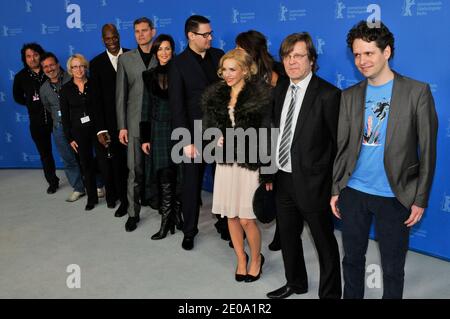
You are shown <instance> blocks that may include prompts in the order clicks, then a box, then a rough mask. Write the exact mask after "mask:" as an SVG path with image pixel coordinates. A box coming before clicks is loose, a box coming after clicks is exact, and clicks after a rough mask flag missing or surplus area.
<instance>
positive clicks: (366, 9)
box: [0, 0, 450, 260]
mask: <svg viewBox="0 0 450 319" xmlns="http://www.w3.org/2000/svg"><path fill="white" fill-rule="evenodd" d="M449 5H450V1H448V0H441V1H438V0H381V1H376V2H375V1H374V2H370V1H363V0H316V1H306V0H283V1H280V0H277V1H271V0H259V1H257V0H249V1H238V0H227V1H225V0H218V1H209V0H185V1H181V2H180V1H178V0H166V1H163V2H157V1H150V0H128V1H120V0H18V1H7V0H2V1H1V2H0V45H1V49H2V59H1V60H0V74H1V77H0V168H38V167H41V163H40V160H39V155H38V152H37V150H36V148H35V146H34V144H33V142H32V140H31V137H30V133H29V130H28V125H29V119H28V115H27V111H26V108H25V107H23V106H21V105H18V104H16V103H15V102H14V100H13V97H12V83H13V79H14V76H15V74H16V73H17V72H18V71H19V70H20V69H21V68H22V67H23V65H22V62H21V60H20V49H21V47H22V45H23V43H25V42H33V41H35V42H38V43H40V44H41V45H42V46H43V47H44V49H45V50H48V51H52V52H54V53H55V54H56V55H57V56H58V57H59V59H60V62H61V64H62V65H65V61H66V60H67V58H68V57H69V56H70V55H71V54H73V53H82V54H84V55H85V56H86V57H87V58H88V59H91V58H93V57H94V56H95V55H97V54H98V53H100V52H101V51H102V50H104V47H103V44H102V41H101V34H100V33H101V27H102V25H103V24H104V23H109V22H112V23H114V24H116V26H117V28H118V30H119V32H120V35H121V42H122V46H123V47H127V48H135V47H136V43H135V40H134V34H133V21H134V20H135V19H136V18H138V17H142V16H147V17H148V18H150V19H151V20H153V22H154V24H155V26H156V28H157V33H158V34H160V33H168V34H171V35H172V36H173V37H174V39H175V42H176V52H181V51H182V50H183V49H184V48H185V47H186V42H187V41H186V39H185V36H184V30H183V28H184V21H185V20H186V18H187V17H188V16H189V15H192V14H201V15H205V16H207V17H208V18H209V19H210V20H211V22H212V28H213V30H214V39H213V45H214V46H215V47H219V48H221V49H223V50H225V51H227V50H230V49H232V48H234V47H235V44H234V38H235V36H236V35H237V34H238V33H239V32H242V31H246V30H249V29H256V30H258V31H261V32H262V33H264V34H265V35H266V36H267V38H268V43H269V49H270V52H271V53H272V54H273V55H274V56H275V57H276V58H278V55H277V52H278V48H279V45H280V43H281V40H282V39H283V38H284V37H285V36H286V35H288V34H290V33H293V32H299V31H308V32H309V33H310V34H311V35H312V37H313V39H314V43H315V45H316V48H317V51H318V54H319V60H318V64H319V66H320V69H319V71H318V75H319V76H321V77H323V78H324V79H326V80H328V81H329V82H331V83H333V84H334V85H336V86H338V87H339V88H341V89H344V88H347V87H349V86H351V85H353V84H355V83H357V82H358V81H360V80H361V79H362V78H361V75H360V74H359V72H358V71H357V70H356V68H355V67H354V64H353V59H352V55H351V53H350V51H349V50H348V48H347V47H346V41H345V40H346V34H347V32H348V30H349V29H350V28H351V27H352V26H353V25H354V24H356V23H357V22H358V21H360V20H368V21H374V20H375V19H380V18H381V20H382V21H383V22H385V23H386V25H387V26H388V27H389V28H390V29H391V31H392V32H393V33H394V35H395V38H396V42H395V49H396V52H395V58H394V59H393V61H392V62H391V66H392V67H393V68H394V69H395V70H396V71H398V72H399V73H401V74H404V75H407V76H409V77H412V78H414V79H417V80H420V81H424V82H427V83H429V84H430V86H431V89H432V92H433V96H434V99H435V102H436V109H437V112H438V115H439V133H438V160H437V167H436V174H435V177H434V182H433V187H432V192H431V196H430V204H429V207H428V209H427V212H426V215H425V217H424V218H423V219H422V221H421V223H420V224H419V225H417V226H416V227H414V228H413V229H412V232H411V238H410V239H411V240H410V247H411V249H414V250H417V251H420V252H423V253H427V254H430V255H433V256H436V257H440V258H443V259H447V260H450V236H449V235H448V234H449V233H450V182H449V178H450V165H449V163H450V161H449V159H450V156H449V153H450V111H449V101H450V90H449V88H450V76H449V74H450V72H449V71H450V67H449V65H450V63H449V60H450V59H449V57H450V42H449V41H448V39H450V16H449V13H450V8H449ZM54 152H55V157H56V160H57V164H58V167H61V166H62V162H61V159H60V157H59V155H58V153H57V151H56V148H55V147H54ZM211 179H212V178H211V174H210V173H208V174H206V175H205V188H207V189H209V190H210V189H211V184H212V183H211Z"/></svg>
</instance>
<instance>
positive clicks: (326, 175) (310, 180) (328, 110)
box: [273, 75, 341, 212]
mask: <svg viewBox="0 0 450 319" xmlns="http://www.w3.org/2000/svg"><path fill="white" fill-rule="evenodd" d="M289 85H290V80H289V79H287V80H283V81H281V82H279V84H278V85H277V86H276V88H275V91H274V105H273V124H274V126H275V127H280V118H281V112H282V109H283V103H284V100H285V97H286V93H287V91H288V88H289ZM340 97H341V91H340V90H339V89H338V88H336V87H335V86H333V85H332V84H330V83H328V82H326V81H325V80H323V79H321V78H319V77H318V76H316V75H313V76H312V78H311V81H310V82H309V85H308V88H307V89H306V93H305V97H304V99H303V103H302V106H301V109H300V113H299V115H298V119H297V123H296V127H295V131H294V137H293V140H292V146H291V163H292V177H293V180H294V188H295V193H296V198H295V200H296V202H297V205H298V207H299V208H300V209H301V210H303V211H305V212H321V211H324V210H328V209H329V202H330V197H331V184H332V169H333V161H334V157H335V155H336V145H337V142H336V140H337V124H338V117H339V103H340Z"/></svg>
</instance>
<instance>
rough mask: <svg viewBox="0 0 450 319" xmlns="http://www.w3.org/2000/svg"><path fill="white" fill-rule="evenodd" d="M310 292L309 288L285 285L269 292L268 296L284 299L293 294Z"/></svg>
mask: <svg viewBox="0 0 450 319" xmlns="http://www.w3.org/2000/svg"><path fill="white" fill-rule="evenodd" d="M307 292H308V288H303V289H294V288H292V287H289V286H283V287H281V288H278V289H277V290H274V291H271V292H269V293H268V294H267V297H269V298H270V299H284V298H287V297H289V296H290V295H292V294H297V295H300V294H305V293H307Z"/></svg>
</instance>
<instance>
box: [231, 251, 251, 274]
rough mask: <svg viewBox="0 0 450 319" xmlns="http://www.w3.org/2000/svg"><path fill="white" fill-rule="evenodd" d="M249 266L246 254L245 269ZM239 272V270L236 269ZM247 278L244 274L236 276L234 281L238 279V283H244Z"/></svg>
mask: <svg viewBox="0 0 450 319" xmlns="http://www.w3.org/2000/svg"><path fill="white" fill-rule="evenodd" d="M247 264H248V255H247V253H245V268H247ZM236 271H237V269H236ZM246 278H247V275H242V274H236V273H235V274H234V279H236V281H244V280H245V279H246Z"/></svg>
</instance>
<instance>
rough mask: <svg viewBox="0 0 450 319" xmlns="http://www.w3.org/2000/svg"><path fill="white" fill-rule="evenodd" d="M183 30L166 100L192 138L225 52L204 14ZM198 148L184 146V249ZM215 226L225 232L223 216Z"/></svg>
mask: <svg viewBox="0 0 450 319" xmlns="http://www.w3.org/2000/svg"><path fill="white" fill-rule="evenodd" d="M184 32H185V35H186V38H187V39H188V46H187V47H186V49H185V50H184V51H183V52H182V53H181V54H180V55H178V56H176V57H175V58H174V59H173V61H172V63H171V66H170V71H169V103H170V108H171V111H172V113H173V128H174V129H176V128H178V127H182V128H185V129H188V130H189V132H190V136H191V138H193V136H194V120H201V119H202V116H203V115H202V111H201V108H200V98H201V95H202V93H203V91H204V90H205V88H206V87H207V86H208V85H210V84H212V83H214V82H217V81H218V80H219V77H218V76H217V68H218V65H219V60H220V58H221V57H222V56H223V54H224V52H223V51H222V50H219V49H215V48H211V40H212V32H213V31H212V30H211V25H210V21H209V20H208V19H207V18H205V17H203V16H199V15H193V16H190V17H189V18H188V19H187V20H186V23H185V27H184ZM200 129H201V128H200ZM200 134H201V132H200ZM192 143H193V141H192ZM201 152H202V150H201V149H197V148H196V146H195V145H194V144H190V145H187V146H185V147H184V155H185V156H186V157H187V158H189V159H190V160H192V161H191V162H189V163H185V164H184V176H183V179H184V182H183V187H182V198H181V202H182V207H183V217H184V226H183V233H184V239H183V243H182V247H183V248H184V249H186V250H191V249H192V248H193V247H194V237H195V235H196V234H197V233H198V229H197V224H198V216H199V208H200V192H201V186H202V181H203V173H204V169H205V164H204V163H201V162H200V163H194V158H196V157H197V156H200V153H201ZM222 225H224V226H222ZM216 227H217V229H218V230H219V231H221V232H222V233H225V234H228V228H227V227H226V220H219V222H218V224H216ZM222 238H224V237H222Z"/></svg>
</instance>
